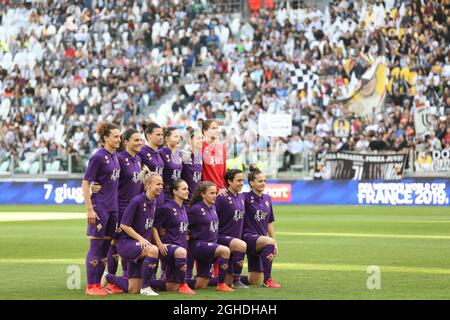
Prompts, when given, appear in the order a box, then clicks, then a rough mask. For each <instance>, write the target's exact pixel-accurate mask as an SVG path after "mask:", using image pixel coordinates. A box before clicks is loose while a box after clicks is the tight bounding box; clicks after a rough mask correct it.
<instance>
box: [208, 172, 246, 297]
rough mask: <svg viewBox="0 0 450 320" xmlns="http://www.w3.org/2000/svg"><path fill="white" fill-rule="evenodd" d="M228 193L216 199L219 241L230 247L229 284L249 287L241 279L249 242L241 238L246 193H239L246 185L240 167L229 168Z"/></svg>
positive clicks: (244, 287) (227, 178)
mask: <svg viewBox="0 0 450 320" xmlns="http://www.w3.org/2000/svg"><path fill="white" fill-rule="evenodd" d="M225 181H226V183H227V185H228V194H227V195H219V196H218V197H217V199H216V211H217V215H218V217H219V240H218V243H219V244H221V245H224V246H227V247H229V248H230V251H231V259H230V260H231V263H230V268H229V272H228V274H227V278H226V283H227V285H229V286H231V284H232V285H233V287H234V288H241V289H248V287H247V286H246V285H245V284H243V283H242V282H241V280H240V276H241V273H242V266H243V265H244V256H245V252H246V251H247V244H246V243H245V242H244V241H242V240H241V238H242V229H243V226H244V212H245V206H244V195H243V194H241V193H239V192H240V191H241V190H242V187H243V186H244V174H243V173H242V171H241V170H239V169H231V170H228V171H227V173H226V174H225Z"/></svg>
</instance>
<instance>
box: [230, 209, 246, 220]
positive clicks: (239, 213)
mask: <svg viewBox="0 0 450 320" xmlns="http://www.w3.org/2000/svg"><path fill="white" fill-rule="evenodd" d="M243 218H244V211H241V210H236V211H234V214H233V220H234V221H239V220H242V219H243Z"/></svg>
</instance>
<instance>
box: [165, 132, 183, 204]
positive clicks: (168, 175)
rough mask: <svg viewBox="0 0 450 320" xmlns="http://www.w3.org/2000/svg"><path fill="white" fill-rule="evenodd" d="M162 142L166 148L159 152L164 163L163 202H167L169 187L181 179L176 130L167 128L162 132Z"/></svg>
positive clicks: (178, 143)
mask: <svg viewBox="0 0 450 320" xmlns="http://www.w3.org/2000/svg"><path fill="white" fill-rule="evenodd" d="M164 140H165V142H166V146H165V147H164V148H162V149H161V150H159V154H160V155H161V158H162V160H163V161H164V169H163V174H162V177H163V181H164V201H167V200H168V199H169V198H170V197H171V195H170V192H169V187H170V185H172V183H174V182H175V181H176V180H178V179H180V178H181V171H182V170H183V163H182V161H181V152H180V149H179V147H180V145H181V135H180V131H178V129H177V128H174V127H169V128H166V129H165V130H164Z"/></svg>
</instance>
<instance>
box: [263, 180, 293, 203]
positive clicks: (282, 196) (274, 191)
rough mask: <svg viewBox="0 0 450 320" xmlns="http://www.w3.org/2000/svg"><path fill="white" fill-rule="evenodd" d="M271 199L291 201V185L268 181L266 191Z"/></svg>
mask: <svg viewBox="0 0 450 320" xmlns="http://www.w3.org/2000/svg"><path fill="white" fill-rule="evenodd" d="M264 193H266V194H268V195H269V196H270V197H271V198H272V201H276V202H291V201H292V185H291V184H289V183H268V184H266V191H265V192H264Z"/></svg>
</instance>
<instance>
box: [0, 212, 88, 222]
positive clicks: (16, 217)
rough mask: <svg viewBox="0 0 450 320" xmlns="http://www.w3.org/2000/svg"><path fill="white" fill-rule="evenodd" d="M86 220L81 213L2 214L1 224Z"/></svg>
mask: <svg viewBox="0 0 450 320" xmlns="http://www.w3.org/2000/svg"><path fill="white" fill-rule="evenodd" d="M73 219H86V213H79V212H52V213H49V212H33V213H30V212H0V222H13V221H45V220H73Z"/></svg>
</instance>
